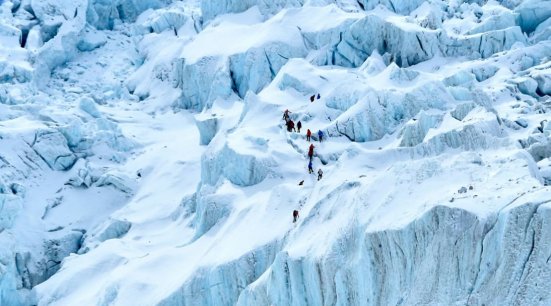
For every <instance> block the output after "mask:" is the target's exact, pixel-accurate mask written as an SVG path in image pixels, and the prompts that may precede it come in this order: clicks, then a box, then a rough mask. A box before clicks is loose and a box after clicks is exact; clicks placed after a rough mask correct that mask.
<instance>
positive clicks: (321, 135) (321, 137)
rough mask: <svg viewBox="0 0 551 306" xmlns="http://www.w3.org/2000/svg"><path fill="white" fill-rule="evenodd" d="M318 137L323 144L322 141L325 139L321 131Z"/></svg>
mask: <svg viewBox="0 0 551 306" xmlns="http://www.w3.org/2000/svg"><path fill="white" fill-rule="evenodd" d="M318 137H319V140H320V142H321V140H322V139H323V132H322V131H321V130H319V131H318Z"/></svg>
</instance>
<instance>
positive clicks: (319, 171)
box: [318, 168, 323, 181]
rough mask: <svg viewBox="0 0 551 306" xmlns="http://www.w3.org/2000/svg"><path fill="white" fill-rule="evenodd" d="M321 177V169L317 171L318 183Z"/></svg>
mask: <svg viewBox="0 0 551 306" xmlns="http://www.w3.org/2000/svg"><path fill="white" fill-rule="evenodd" d="M322 176H323V171H321V168H320V169H319V170H318V181H319V180H321V177H322Z"/></svg>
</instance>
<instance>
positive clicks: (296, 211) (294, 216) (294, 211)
mask: <svg viewBox="0 0 551 306" xmlns="http://www.w3.org/2000/svg"><path fill="white" fill-rule="evenodd" d="M297 220H298V210H293V223H295V222H297Z"/></svg>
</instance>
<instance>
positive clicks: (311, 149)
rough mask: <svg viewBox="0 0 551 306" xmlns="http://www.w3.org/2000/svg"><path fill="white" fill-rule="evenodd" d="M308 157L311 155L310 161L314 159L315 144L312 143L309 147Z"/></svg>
mask: <svg viewBox="0 0 551 306" xmlns="http://www.w3.org/2000/svg"><path fill="white" fill-rule="evenodd" d="M308 157H310V161H311V160H312V157H314V145H313V144H311V145H310V148H308Z"/></svg>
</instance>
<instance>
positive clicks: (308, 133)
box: [306, 129, 312, 141]
mask: <svg viewBox="0 0 551 306" xmlns="http://www.w3.org/2000/svg"><path fill="white" fill-rule="evenodd" d="M310 136H312V132H311V131H310V129H308V131H306V140H308V141H310Z"/></svg>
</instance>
